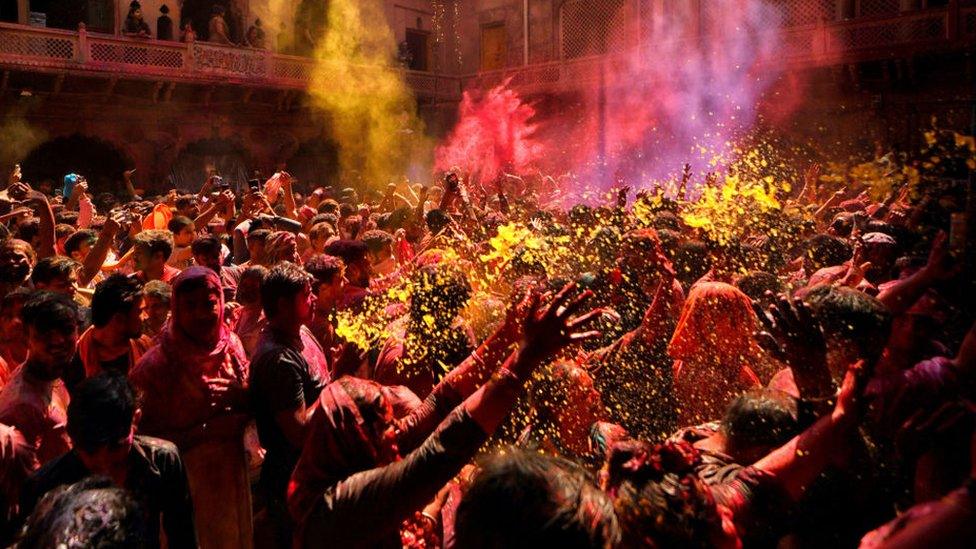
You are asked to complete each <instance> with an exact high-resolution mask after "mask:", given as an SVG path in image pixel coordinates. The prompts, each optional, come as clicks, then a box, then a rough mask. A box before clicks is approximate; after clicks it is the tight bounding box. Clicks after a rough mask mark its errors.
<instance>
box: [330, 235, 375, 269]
mask: <svg viewBox="0 0 976 549" xmlns="http://www.w3.org/2000/svg"><path fill="white" fill-rule="evenodd" d="M325 253H326V254H327V255H333V256H335V257H338V258H339V259H341V260H342V261H343V262H344V263H345V264H346V265H351V264H353V263H355V262H357V261H362V260H363V259H366V244H364V243H363V242H362V241H359V240H334V241H332V242H330V243H329V244H328V246H326V247H325Z"/></svg>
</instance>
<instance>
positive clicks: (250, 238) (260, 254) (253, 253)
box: [247, 229, 271, 265]
mask: <svg viewBox="0 0 976 549" xmlns="http://www.w3.org/2000/svg"><path fill="white" fill-rule="evenodd" d="M270 234H271V231H270V230H269V229H254V230H253V231H248V233H247V253H248V256H249V257H250V258H251V263H252V264H257V265H264V264H265V257H264V249H265V242H267V240H268V236H269V235H270Z"/></svg>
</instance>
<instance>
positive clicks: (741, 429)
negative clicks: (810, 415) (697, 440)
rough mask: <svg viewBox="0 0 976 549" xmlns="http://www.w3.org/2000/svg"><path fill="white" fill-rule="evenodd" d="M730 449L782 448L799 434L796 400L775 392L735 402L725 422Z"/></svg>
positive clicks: (749, 393)
mask: <svg viewBox="0 0 976 549" xmlns="http://www.w3.org/2000/svg"><path fill="white" fill-rule="evenodd" d="M722 432H723V433H724V434H725V437H726V440H727V444H728V446H729V447H730V448H758V447H779V446H782V445H783V444H786V442H787V441H789V440H790V439H791V438H793V437H794V436H796V435H797V434H798V433H799V432H800V423H799V412H798V411H797V402H796V399H795V398H793V397H792V396H790V395H788V394H786V393H784V392H782V391H777V390H776V389H765V388H764V389H753V390H750V391H747V392H745V393H743V394H741V395H739V396H738V397H736V398H735V400H733V401H732V403H731V404H729V407H728V408H726V410H725V417H724V418H723V419H722Z"/></svg>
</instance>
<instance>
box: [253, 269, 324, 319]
mask: <svg viewBox="0 0 976 549" xmlns="http://www.w3.org/2000/svg"><path fill="white" fill-rule="evenodd" d="M311 281H312V275H310V274H308V273H307V272H305V269H302V268H301V267H299V266H298V265H295V264H294V263H292V262H290V261H282V262H280V263H278V264H276V265H275V266H274V267H272V268H271V270H270V271H268V276H266V277H264V282H262V283H261V306H262V307H263V308H264V314H265V316H267V317H268V318H269V319H272V318H274V317H275V315H276V314H277V313H278V300H279V299H281V298H286V299H287V298H294V297H295V296H296V295H298V293H299V292H301V291H302V289H303V288H305V285H306V284H310V283H311Z"/></svg>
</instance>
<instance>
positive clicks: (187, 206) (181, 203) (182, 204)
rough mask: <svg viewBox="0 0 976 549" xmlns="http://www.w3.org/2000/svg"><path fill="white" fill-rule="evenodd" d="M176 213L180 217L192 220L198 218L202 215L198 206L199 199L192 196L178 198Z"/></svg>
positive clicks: (186, 195)
mask: <svg viewBox="0 0 976 549" xmlns="http://www.w3.org/2000/svg"><path fill="white" fill-rule="evenodd" d="M175 206H176V212H177V213H178V214H179V215H182V216H186V217H189V218H190V219H194V218H196V216H197V215H199V214H200V208H199V206H198V205H197V197H196V196H194V195H192V194H184V195H181V196H178V197H177V198H176V204H175Z"/></svg>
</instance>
